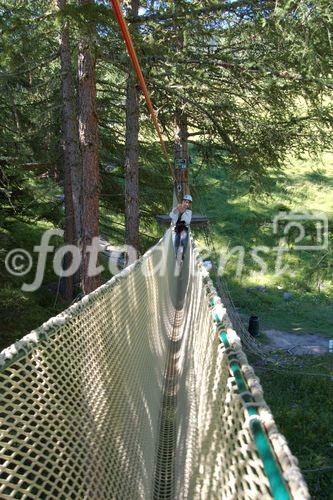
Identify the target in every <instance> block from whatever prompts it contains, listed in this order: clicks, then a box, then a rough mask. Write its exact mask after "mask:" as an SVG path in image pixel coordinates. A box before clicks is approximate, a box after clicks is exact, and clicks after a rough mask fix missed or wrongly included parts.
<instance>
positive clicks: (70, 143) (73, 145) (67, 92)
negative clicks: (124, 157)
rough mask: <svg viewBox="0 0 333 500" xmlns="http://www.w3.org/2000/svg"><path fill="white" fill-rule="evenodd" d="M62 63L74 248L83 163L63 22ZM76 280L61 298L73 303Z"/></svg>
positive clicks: (62, 0)
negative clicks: (80, 153)
mask: <svg viewBox="0 0 333 500" xmlns="http://www.w3.org/2000/svg"><path fill="white" fill-rule="evenodd" d="M66 3H67V2H66V0H57V7H58V9H59V10H61V9H63V8H64V6H65V5H66ZM60 62H61V85H62V122H63V150H64V195H65V244H71V245H75V244H76V243H77V241H78V239H79V238H80V228H81V213H80V202H79V200H80V190H81V181H80V179H79V177H80V168H81V166H80V159H79V147H78V129H77V121H76V112H75V105H74V92H73V81H72V64H71V50H70V38H69V27H68V23H67V22H64V23H63V25H62V29H61V34H60ZM70 264H71V254H66V255H65V257H64V262H63V266H64V268H65V269H67V268H68V267H69V266H70ZM74 280H75V277H74V276H73V275H72V276H68V277H66V278H63V279H62V280H61V294H62V295H63V296H64V297H65V298H66V299H67V300H72V299H73V296H74Z"/></svg>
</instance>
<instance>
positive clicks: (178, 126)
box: [175, 107, 189, 201]
mask: <svg viewBox="0 0 333 500" xmlns="http://www.w3.org/2000/svg"><path fill="white" fill-rule="evenodd" d="M188 159H189V157H188V130H187V114H186V111H184V110H183V109H182V108H180V107H178V108H177V109H176V112H175V179H176V193H177V198H178V200H179V201H181V199H182V198H183V196H184V194H186V193H189V186H188Z"/></svg>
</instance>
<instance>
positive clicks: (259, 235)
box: [193, 153, 333, 338]
mask: <svg viewBox="0 0 333 500" xmlns="http://www.w3.org/2000/svg"><path fill="white" fill-rule="evenodd" d="M332 184H333V155H332V154H328V153H327V154H325V155H324V156H323V159H322V160H318V161H317V162H314V161H312V162H311V161H310V160H308V161H304V162H300V161H298V162H296V161H294V162H291V163H290V165H289V166H288V168H286V169H285V171H284V172H283V175H280V176H279V177H276V178H274V179H272V183H271V189H272V191H271V193H270V194H269V195H268V194H263V193H257V194H256V193H251V194H249V193H248V187H249V186H248V184H247V181H246V179H241V180H239V181H238V182H235V181H234V180H232V179H231V178H230V176H228V175H226V173H225V172H224V171H223V169H217V168H212V169H211V171H210V176H209V177H208V178H207V177H204V175H203V174H202V175H200V174H199V175H198V176H197V177H196V181H195V185H194V189H193V191H194V196H195V209H196V210H195V211H198V212H200V211H202V212H204V213H206V214H207V215H208V217H209V218H210V220H211V227H212V234H213V240H214V246H215V252H213V258H214V260H215V261H216V262H217V263H218V262H219V261H220V259H221V254H223V253H226V252H228V251H229V252H230V250H231V249H233V248H235V247H237V246H240V247H242V248H244V266H243V268H242V274H241V275H240V276H236V267H237V262H238V258H239V255H240V253H239V251H237V252H235V254H233V255H232V256H231V258H230V259H229V260H228V261H227V263H226V265H225V267H224V268H223V274H224V275H225V277H226V278H227V280H228V282H229V286H230V289H231V291H232V295H233V299H234V301H235V303H236V305H237V306H238V307H239V308H240V309H242V310H243V311H244V312H245V313H248V314H257V315H258V316H259V317H260V319H261V322H262V325H263V326H265V327H267V328H277V329H286V330H290V331H294V332H300V333H302V332H312V333H318V334H322V335H326V336H328V337H330V338H331V337H333V314H332V305H333V286H332V279H331V278H332V269H333V251H332V241H333V233H332V223H333V190H332ZM204 185H205V188H206V189H203V186H204ZM299 209H303V210H306V211H308V212H317V211H320V212H324V213H325V214H326V216H327V218H328V220H329V224H330V226H329V241H330V246H329V249H328V250H324V251H308V250H294V248H293V241H294V240H295V238H296V237H297V236H298V231H295V230H294V231H293V230H291V231H290V233H289V236H290V238H289V241H288V242H287V245H286V247H285V248H286V250H287V251H286V252H284V254H283V256H282V261H281V266H280V268H281V269H283V268H285V267H288V271H287V272H282V273H280V274H276V272H275V271H276V265H277V255H278V252H277V248H278V245H279V241H280V238H281V237H282V236H283V233H282V230H283V228H282V229H280V230H279V232H278V234H274V233H273V224H272V221H273V218H274V217H275V216H276V215H277V214H278V213H279V212H280V211H285V212H289V211H296V210H299ZM306 231H307V233H306V237H305V239H304V241H303V242H302V244H307V245H308V244H315V241H316V231H315V228H314V226H313V223H312V222H307V223H306ZM197 241H198V242H199V246H200V247H201V249H202V251H203V253H204V254H206V255H207V256H208V252H207V245H206V243H205V242H204V240H203V238H202V237H201V236H200V234H197ZM256 247H263V249H262V250H261V251H260V252H259V253H258V255H259V257H261V258H262V259H263V260H264V262H265V266H266V269H263V268H262V266H261V265H258V263H256V262H255V260H254V259H253V257H252V255H251V251H252V250H253V249H254V248H256ZM262 269H263V271H264V272H262V273H260V271H261V270H262ZM256 286H264V287H265V292H264V293H262V292H257V293H256V292H255V291H253V289H254V288H255V287H256ZM284 292H291V293H292V298H291V300H290V301H285V300H283V293H284Z"/></svg>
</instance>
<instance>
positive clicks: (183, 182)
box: [173, 0, 189, 201]
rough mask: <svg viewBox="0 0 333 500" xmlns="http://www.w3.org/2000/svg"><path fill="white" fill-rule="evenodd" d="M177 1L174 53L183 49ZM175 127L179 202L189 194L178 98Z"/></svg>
mask: <svg viewBox="0 0 333 500" xmlns="http://www.w3.org/2000/svg"><path fill="white" fill-rule="evenodd" d="M180 3H181V2H179V0H175V1H174V3H173V8H174V13H175V26H174V29H175V33H176V37H175V52H176V53H177V54H179V53H181V52H182V51H183V49H184V43H185V42H184V32H183V30H182V29H181V28H180V27H179V25H178V24H177V13H178V11H179V9H180ZM178 78H179V81H180V82H181V81H182V75H181V74H179V75H178ZM174 126H175V150H174V151H175V152H174V155H175V179H176V181H175V184H176V186H175V191H176V195H177V198H178V201H181V200H182V198H183V196H184V194H186V193H189V186H188V160H189V155H188V130H187V115H186V111H185V102H184V99H182V98H181V97H180V99H179V100H178V102H177V104H176V111H175V115H174Z"/></svg>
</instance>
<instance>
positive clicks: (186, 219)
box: [169, 194, 192, 259]
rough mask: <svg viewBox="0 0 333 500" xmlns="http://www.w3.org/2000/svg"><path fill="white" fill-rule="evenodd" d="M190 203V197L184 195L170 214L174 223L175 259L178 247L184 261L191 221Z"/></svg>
mask: <svg viewBox="0 0 333 500" xmlns="http://www.w3.org/2000/svg"><path fill="white" fill-rule="evenodd" d="M191 203H192V196H191V195H190V194H185V195H184V197H183V201H182V202H181V203H180V204H179V205H177V206H176V207H174V208H173V209H172V210H171V212H170V214H169V215H170V217H171V220H172V221H173V222H174V223H175V226H174V230H173V235H172V238H173V246H174V249H175V254H176V257H177V255H178V249H179V247H181V248H182V254H183V255H182V259H184V255H185V250H186V247H187V244H188V230H189V226H190V222H191V219H192V211H191V209H190V207H191Z"/></svg>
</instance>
